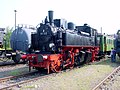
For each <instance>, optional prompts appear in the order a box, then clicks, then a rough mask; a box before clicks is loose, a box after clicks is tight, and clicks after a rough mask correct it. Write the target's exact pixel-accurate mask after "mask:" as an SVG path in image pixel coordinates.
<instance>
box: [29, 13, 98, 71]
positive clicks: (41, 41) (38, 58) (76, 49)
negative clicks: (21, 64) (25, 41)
mask: <svg viewBox="0 0 120 90" xmlns="http://www.w3.org/2000/svg"><path fill="white" fill-rule="evenodd" d="M48 16H49V20H48V18H47V17H46V18H45V22H44V23H40V26H39V27H38V28H37V32H36V33H33V34H32V35H31V47H30V54H28V55H27V59H28V60H29V69H30V70H31V67H34V68H36V69H41V68H44V69H47V70H48V73H49V72H50V71H53V72H59V71H60V70H61V69H63V68H73V67H74V66H75V65H79V64H83V63H85V62H89V61H94V60H95V58H96V55H97V53H98V50H99V46H98V44H97V30H96V29H93V28H91V27H90V26H88V25H87V24H84V25H83V26H76V27H75V25H74V24H73V23H72V22H69V23H68V24H67V21H65V20H62V19H53V11H48ZM67 26H68V27H67Z"/></svg>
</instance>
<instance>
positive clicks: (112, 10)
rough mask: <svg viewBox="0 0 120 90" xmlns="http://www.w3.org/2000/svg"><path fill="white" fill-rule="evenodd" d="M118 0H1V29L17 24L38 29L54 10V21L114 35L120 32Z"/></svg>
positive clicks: (119, 6)
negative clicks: (70, 23)
mask: <svg viewBox="0 0 120 90" xmlns="http://www.w3.org/2000/svg"><path fill="white" fill-rule="evenodd" d="M119 2H120V1H119V0H0V27H4V28H6V27H7V26H9V27H14V25H15V12H14V10H17V12H16V23H17V24H28V25H33V26H37V25H38V24H39V23H41V22H42V20H44V19H45V17H46V16H47V15H48V10H53V11H54V19H56V18H57V19H58V18H64V19H66V20H67V22H73V23H74V24H75V25H77V26H79V25H80V26H81V25H83V24H84V23H87V24H88V25H89V26H91V27H92V28H95V29H97V30H98V32H101V28H102V33H106V34H115V33H116V32H117V30H118V29H120V5H119Z"/></svg>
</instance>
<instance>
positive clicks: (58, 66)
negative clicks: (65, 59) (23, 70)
mask: <svg viewBox="0 0 120 90" xmlns="http://www.w3.org/2000/svg"><path fill="white" fill-rule="evenodd" d="M51 70H52V71H53V72H60V71H61V70H62V63H61V61H60V60H58V61H57V62H56V63H55V62H52V64H51Z"/></svg>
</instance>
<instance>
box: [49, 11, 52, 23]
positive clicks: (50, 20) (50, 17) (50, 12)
mask: <svg viewBox="0 0 120 90" xmlns="http://www.w3.org/2000/svg"><path fill="white" fill-rule="evenodd" d="M48 17H49V23H50V25H52V23H53V11H48Z"/></svg>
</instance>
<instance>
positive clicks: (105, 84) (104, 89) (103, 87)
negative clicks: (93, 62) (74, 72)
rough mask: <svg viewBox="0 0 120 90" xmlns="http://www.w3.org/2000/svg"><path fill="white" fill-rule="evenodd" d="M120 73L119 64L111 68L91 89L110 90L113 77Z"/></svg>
mask: <svg viewBox="0 0 120 90" xmlns="http://www.w3.org/2000/svg"><path fill="white" fill-rule="evenodd" d="M119 75H120V66H119V67H117V68H116V69H114V70H113V72H112V73H110V74H109V75H108V76H107V77H106V78H105V79H104V80H103V81H101V82H100V83H99V84H98V85H96V87H94V88H93V89H92V90H110V89H109V88H110V87H111V86H112V83H113V82H114V80H115V78H116V77H117V76H119Z"/></svg>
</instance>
